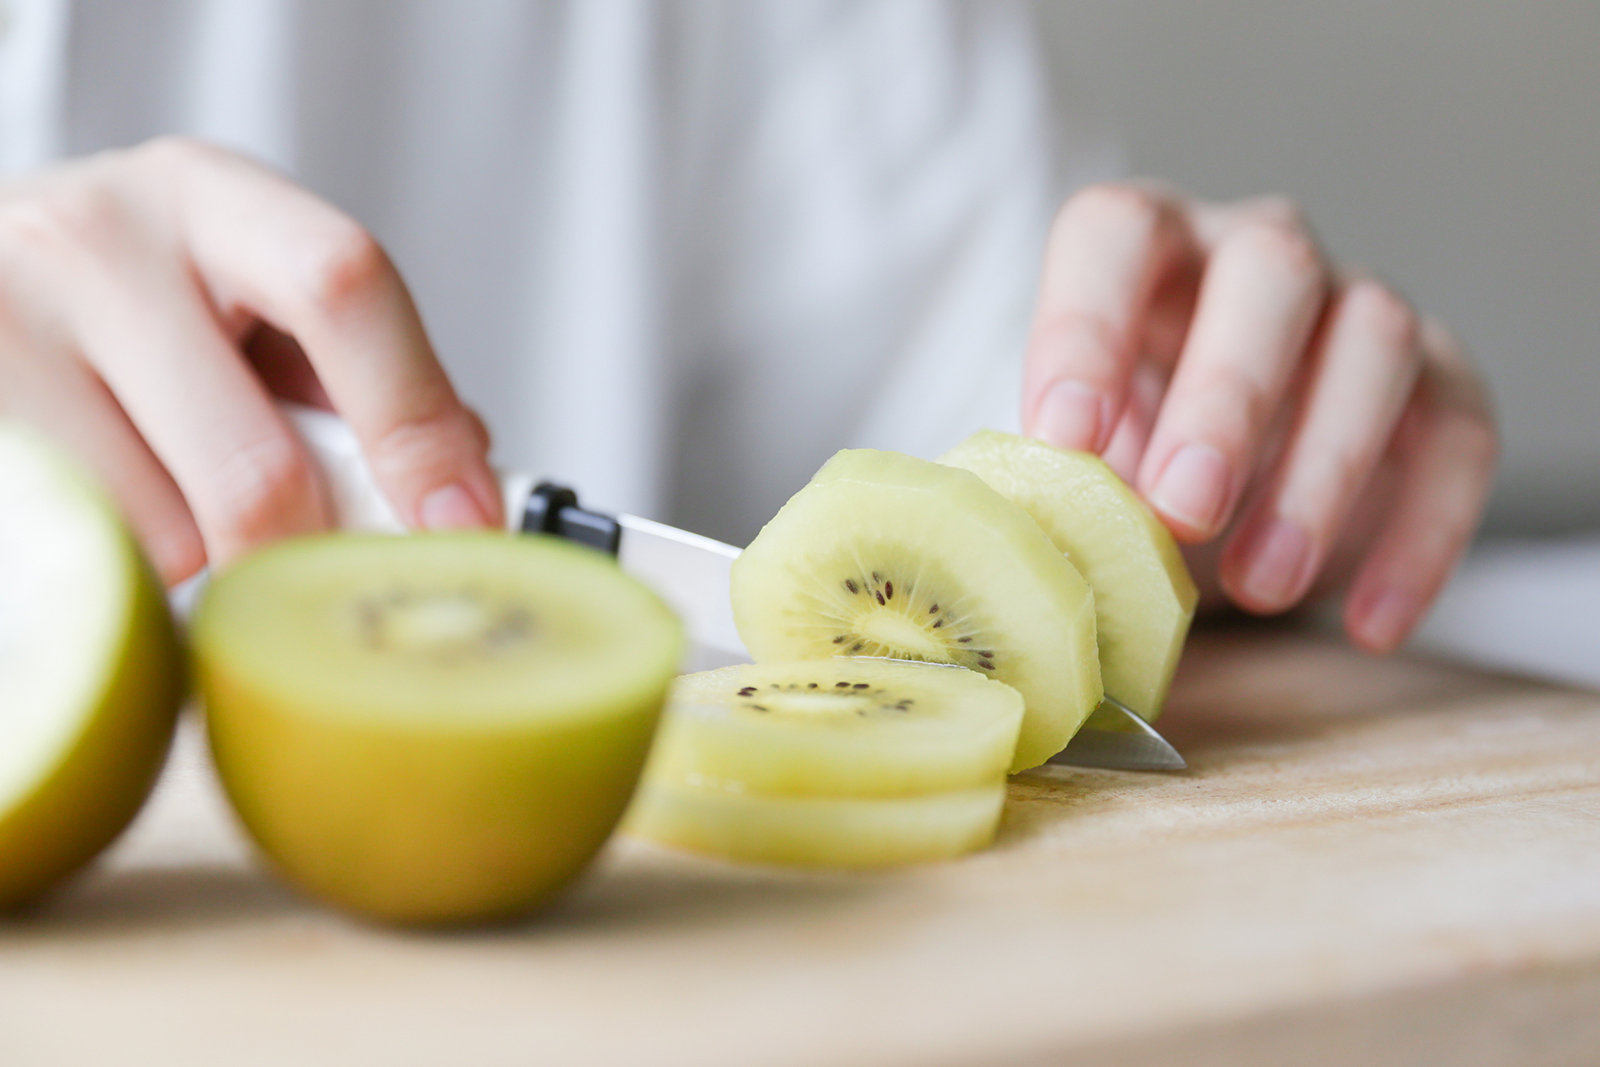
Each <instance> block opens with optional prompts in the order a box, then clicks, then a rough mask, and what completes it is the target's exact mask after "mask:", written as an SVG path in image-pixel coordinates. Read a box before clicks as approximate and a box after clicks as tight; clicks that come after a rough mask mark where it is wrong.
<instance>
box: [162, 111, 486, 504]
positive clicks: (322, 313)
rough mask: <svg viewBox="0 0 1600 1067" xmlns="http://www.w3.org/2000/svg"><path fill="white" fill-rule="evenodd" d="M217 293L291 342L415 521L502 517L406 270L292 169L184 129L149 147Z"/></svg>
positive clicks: (473, 430) (464, 412)
mask: <svg viewBox="0 0 1600 1067" xmlns="http://www.w3.org/2000/svg"><path fill="white" fill-rule="evenodd" d="M152 158H153V164H152V165H153V168H154V170H155V172H156V173H158V174H161V175H165V176H167V177H168V178H169V179H171V178H172V177H173V176H174V175H176V176H177V178H178V180H180V181H181V182H182V186H183V188H182V192H181V195H180V197H179V202H180V203H181V205H182V214H181V217H180V220H179V224H180V226H181V229H182V232H183V234H184V236H185V239H186V241H187V244H188V247H189V248H190V249H191V250H192V255H193V257H194V261H195V264H196V266H197V268H198V269H199V271H200V273H201V275H202V277H203V278H205V279H206V282H207V284H208V286H210V287H211V288H212V292H213V294H214V296H215V297H216V300H217V301H218V302H219V303H220V304H222V305H224V306H226V305H227V304H230V303H233V302H238V303H242V304H245V305H246V306H248V307H249V308H250V309H251V310H252V311H254V312H255V313H256V314H258V315H259V316H260V317H261V318H263V319H265V320H267V321H268V322H270V323H271V324H272V325H273V326H274V327H276V328H277V329H279V330H281V331H283V332H284V333H287V334H289V335H291V336H292V337H294V338H295V340H296V341H298V342H299V344H300V346H301V347H302V348H303V349H304V351H305V354H306V356H307V358H308V359H309V360H310V362H311V365H312V366H313V367H314V368H315V370H316V375H317V378H318V380H319V381H320V382H321V384H322V386H323V387H324V388H325V389H326V390H327V395H328V396H329V397H330V398H331V400H332V402H333V404H334V407H335V408H336V409H337V410H338V412H339V413H340V414H341V415H343V416H344V418H345V419H346V420H347V421H348V422H349V423H350V425H351V427H352V428H353V429H354V430H355V432H356V434H357V436H358V437H360V439H361V442H362V447H363V449H364V451H365V452H366V454H367V458H368V460H369V462H370V463H371V466H372V470H373V474H374V476H375V477H376V478H377V481H378V483H379V485H380V486H382V487H383V489H384V492H385V494H386V495H387V496H388V497H389V499H390V501H391V502H392V503H393V504H394V505H395V507H396V509H397V510H398V511H399V513H400V514H401V515H402V516H403V517H405V518H406V520H407V521H408V523H409V524H410V525H412V526H416V527H426V528H441V527H456V526H480V525H498V524H499V523H500V521H501V503H500V491H499V486H498V482H497V481H496V479H495V477H494V475H493V473H492V472H491V471H490V469H489V465H488V460H487V456H486V454H485V452H484V449H483V446H482V440H481V437H480V436H479V434H478V433H477V430H476V428H475V427H474V425H473V420H472V417H471V415H470V414H469V413H468V412H467V410H466V408H465V407H464V406H463V405H462V403H461V401H460V400H459V399H458V398H457V396H456V393H455V390H454V389H453V388H452V387H451V385H450V382H449V380H448V378H447V377H446V376H445V373H444V370H443V368H442V367H441V366H440V364H439V361H438V359H437V357H436V356H435V355H434V352H433V349H432V346H431V345H430V344H429V342H428V338H427V334H426V332H425V331H424V329H423V325H422V320H421V317H420V315H419V314H418V312H417V309H416V305H415V304H414V303H413V302H412V300H411V296H410V294H409V293H408V292H407V290H406V287H405V284H404V283H403V282H402V281H401V279H400V276H399V274H398V273H397V272H396V270H395V268H394V265H393V264H392V263H391V262H390V261H389V258H388V256H387V255H386V254H385V253H384V251H383V249H382V248H381V247H380V246H379V245H378V243H377V242H376V241H375V240H374V239H373V237H372V236H371V235H370V234H368V233H367V232H366V231H365V230H364V229H362V228H361V227H360V226H359V225H358V224H357V223H355V222H354V221H353V220H352V219H350V218H349V217H348V216H346V215H344V214H342V213H341V212H339V211H337V210H336V209H334V208H333V207H332V206H330V205H329V204H327V203H325V202H323V201H321V200H319V199H317V198H316V197H314V196H311V195H310V194H308V193H306V192H305V191H303V190H301V189H299V188H298V187H296V186H295V185H293V184H292V183H290V182H289V181H287V180H286V179H284V178H281V177H279V176H278V175H275V174H272V173H270V172H268V171H265V170H263V169H261V168H258V167H256V166H254V165H253V164H250V163H247V162H246V161H244V160H242V159H239V158H237V157H234V156H231V155H228V154H226V153H222V152H219V151H216V150H213V149H209V148H205V147H203V146H197V145H193V144H188V143H186V142H164V143H162V144H161V145H159V146H157V147H156V148H155V149H152Z"/></svg>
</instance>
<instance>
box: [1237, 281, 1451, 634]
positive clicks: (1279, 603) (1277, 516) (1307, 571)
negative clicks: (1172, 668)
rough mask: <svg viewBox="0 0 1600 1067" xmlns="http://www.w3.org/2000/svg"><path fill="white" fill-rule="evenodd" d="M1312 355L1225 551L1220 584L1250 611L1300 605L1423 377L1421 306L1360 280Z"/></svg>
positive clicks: (1325, 328)
mask: <svg viewBox="0 0 1600 1067" xmlns="http://www.w3.org/2000/svg"><path fill="white" fill-rule="evenodd" d="M1312 360H1313V361H1312V365H1311V366H1310V368H1309V379H1310V381H1309V385H1308V387H1307V390H1306V395H1305V400H1304V402H1303V405H1302V409H1301V412H1300V416H1299V418H1298V420H1297V421H1296V424H1295V426H1294V428H1293V430H1292V431H1291V433H1290V437H1289V441H1288V444H1287V447H1286V448H1285V449H1284V451H1283V454H1282V456H1281V458H1280V459H1279V461H1278V465H1277V469H1276V471H1275V472H1274V474H1273V477H1272V478H1271V480H1270V481H1269V482H1268V486H1269V488H1268V490H1267V491H1266V492H1264V493H1263V494H1262V495H1261V498H1260V499H1259V500H1258V501H1257V502H1256V503H1255V504H1254V505H1253V506H1252V507H1251V509H1250V513H1249V515H1248V516H1247V518H1246V519H1245V521H1244V522H1243V523H1242V524H1240V526H1239V528H1238V530H1237V531H1236V532H1235V533H1234V534H1233V535H1232V536H1231V537H1230V538H1229V540H1228V545H1227V547H1226V549H1225V550H1224V552H1223V555H1222V561H1221V580H1222V585H1223V588H1224V589H1226V590H1227V592H1228V595H1229V596H1230V597H1231V598H1232V599H1233V600H1234V602H1235V603H1237V604H1239V605H1240V606H1241V607H1243V608H1245V609H1246V610H1249V611H1254V612H1259V613H1263V614H1266V613H1271V612H1277V611H1283V610H1285V609H1287V608H1289V607H1291V606H1293V605H1294V604H1295V603H1296V602H1298V601H1299V600H1300V598H1301V597H1303V596H1304V595H1305V593H1306V590H1307V589H1308V588H1310V586H1311V583H1312V580H1313V579H1314V578H1315V577H1316V575H1317V573H1318V571H1319V570H1320V569H1321V567H1322V564H1323V561H1324V560H1325V559H1326V558H1327V554H1328V552H1329V550H1330V548H1331V546H1332V545H1333V544H1334V543H1335V542H1336V541H1337V540H1338V536H1339V532H1340V531H1341V530H1342V529H1344V527H1345V525H1346V524H1347V522H1348V520H1349V517H1350V512H1351V509H1352V508H1353V507H1354V505H1355V502H1356V500H1357V498H1358V497H1359V496H1360V494H1361V492H1362V489H1363V488H1364V487H1365V486H1366V485H1367V484H1368V483H1369V481H1370V480H1371V478H1372V476H1373V472H1374V471H1375V470H1376V469H1377V467H1378V464H1379V462H1380V461H1381V460H1382V458H1383V454H1384V451H1385V449H1386V448H1387V446H1388V443H1389V440H1390V438H1391V437H1392V436H1393V435H1394V430H1395V424H1396V423H1397V422H1398V421H1399V418H1400V412H1401V410H1402V409H1403V407H1404V405H1405V402H1406V398H1407V397H1409V396H1410V395H1411V392H1412V390H1413V388H1414V387H1415V385H1416V379H1417V374H1418V371H1419V369H1420V360H1419V352H1418V337H1417V318H1416V315H1415V313H1413V312H1412V310H1411V308H1410V307H1409V306H1408V305H1407V304H1406V303H1405V301H1403V300H1401V299H1400V298H1399V297H1397V296H1395V295H1394V294H1393V293H1392V292H1390V291H1389V290H1388V289H1386V288H1384V287H1383V286H1382V285H1380V284H1378V283H1377V282H1373V281H1358V282H1355V283H1353V284H1351V285H1350V286H1348V287H1347V288H1346V289H1345V290H1344V291H1343V292H1342V293H1341V294H1340V296H1339V297H1338V299H1337V300H1336V301H1335V302H1334V305H1333V307H1332V309H1331V310H1330V311H1329V313H1328V315H1327V317H1326V319H1325V321H1324V324H1323V327H1322V330H1321V334H1320V338H1319V341H1318V343H1317V344H1316V345H1315V347H1314V353H1313V357H1312Z"/></svg>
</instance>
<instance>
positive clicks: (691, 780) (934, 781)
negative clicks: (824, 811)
mask: <svg viewBox="0 0 1600 1067" xmlns="http://www.w3.org/2000/svg"><path fill="white" fill-rule="evenodd" d="M1021 723H1022V697H1021V695H1020V694H1019V693H1018V692H1017V691H1016V690H1015V689H1012V688H1011V687H1010V686H1007V685H1004V684H1002V683H1000V682H994V681H990V680H989V679H987V678H985V677H983V676H982V675H981V674H979V673H978V672H976V671H966V670H962V669H960V668H958V667H949V666H942V665H934V664H926V663H901V662H896V661H893V660H882V659H869V658H862V657H842V658H839V659H830V660H812V661H805V662H799V663H762V664H745V665H742V666H737V667H723V668H721V669H720V670H714V671H705V672H703V673H700V674H692V675H687V676H685V677H683V678H680V679H679V680H678V683H677V685H676V686H674V688H673V693H672V699H671V701H670V702H669V704H668V712H667V714H666V715H665V716H663V718H662V722H661V728H660V730H659V732H658V733H657V735H656V742H655V745H654V747H653V748H652V749H651V752H650V763H649V765H648V767H647V769H646V772H645V773H646V777H647V778H648V779H649V780H651V781H654V782H672V783H678V784H685V785H695V786H701V785H705V786H712V787H715V788H720V789H726V790H732V791H735V792H746V793H765V794H770V795H782V796H834V797H907V796H920V795H924V794H927V793H934V792H939V791H942V790H950V789H967V788H972V787H976V786H986V785H993V784H995V783H997V782H1000V781H1002V780H1003V779H1004V778H1005V772H1006V768H1007V767H1008V766H1009V765H1010V763H1011V754H1012V752H1013V750H1014V749H1015V748H1016V743H1017V730H1018V727H1019V726H1020V725H1021Z"/></svg>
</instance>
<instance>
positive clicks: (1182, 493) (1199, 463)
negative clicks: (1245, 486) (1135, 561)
mask: <svg viewBox="0 0 1600 1067" xmlns="http://www.w3.org/2000/svg"><path fill="white" fill-rule="evenodd" d="M1227 495H1228V461H1227V460H1225V459H1223V458H1222V453H1221V452H1218V451H1217V450H1216V449H1214V448H1212V447H1211V446H1210V445H1184V446H1183V447H1182V448H1181V449H1179V450H1178V453H1177V454H1176V455H1175V456H1173V457H1172V458H1171V459H1169V460H1168V461H1167V468H1166V470H1164V471H1162V472H1161V479H1160V480H1159V481H1158V482H1156V487H1155V490H1154V491H1153V492H1152V493H1151V494H1150V503H1152V504H1154V505H1155V507H1156V510H1158V511H1161V512H1163V513H1165V514H1166V515H1169V516H1171V517H1172V518H1174V519H1177V520H1178V521H1179V522H1181V523H1183V524H1184V525H1186V526H1190V527H1193V528H1194V529H1195V530H1198V531H1200V532H1202V533H1208V534H1209V533H1210V532H1211V531H1212V530H1213V529H1214V528H1215V527H1216V525H1217V523H1218V522H1219V521H1220V520H1221V518H1222V509H1223V507H1224V506H1225V505H1226V503H1227Z"/></svg>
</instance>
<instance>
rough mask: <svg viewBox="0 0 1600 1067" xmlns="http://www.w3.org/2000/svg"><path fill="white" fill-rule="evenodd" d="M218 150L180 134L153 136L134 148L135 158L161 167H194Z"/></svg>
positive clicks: (214, 154)
mask: <svg viewBox="0 0 1600 1067" xmlns="http://www.w3.org/2000/svg"><path fill="white" fill-rule="evenodd" d="M218 152H219V149H217V148H215V147H213V146H212V145H209V144H207V143H206V142H205V141H202V140H199V139H198V138H195V137H185V136H182V135H180V134H166V135H163V136H161V137H154V138H151V139H150V140H148V141H145V142H144V143H143V144H141V145H139V146H138V147H137V148H135V149H134V155H135V157H136V158H138V159H141V160H143V161H145V162H146V163H148V164H150V165H151V166H154V167H157V168H161V169H167V168H173V169H186V168H189V167H194V166H196V165H198V164H201V163H204V162H208V161H210V160H212V159H214V158H215V157H216V155H217V153H218Z"/></svg>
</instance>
